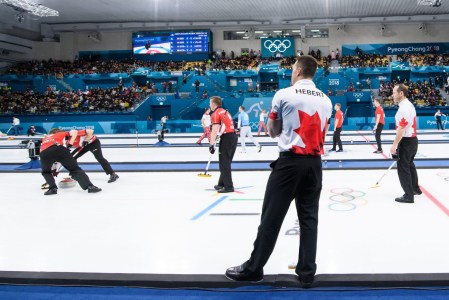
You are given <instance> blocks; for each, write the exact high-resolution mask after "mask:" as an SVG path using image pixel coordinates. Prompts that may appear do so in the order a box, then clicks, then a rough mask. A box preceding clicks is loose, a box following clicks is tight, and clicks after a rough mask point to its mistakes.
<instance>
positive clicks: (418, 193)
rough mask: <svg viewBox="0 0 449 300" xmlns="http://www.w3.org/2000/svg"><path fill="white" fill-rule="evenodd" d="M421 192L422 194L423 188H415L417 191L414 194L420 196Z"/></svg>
mask: <svg viewBox="0 0 449 300" xmlns="http://www.w3.org/2000/svg"><path fill="white" fill-rule="evenodd" d="M421 194H422V191H421V189H417V190H415V191H414V192H413V195H416V196H419V195H421Z"/></svg>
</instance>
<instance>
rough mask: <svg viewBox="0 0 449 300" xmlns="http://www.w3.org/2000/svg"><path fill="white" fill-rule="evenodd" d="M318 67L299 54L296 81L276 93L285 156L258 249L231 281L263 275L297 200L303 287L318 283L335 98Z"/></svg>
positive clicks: (276, 124)
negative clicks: (325, 160)
mask: <svg viewBox="0 0 449 300" xmlns="http://www.w3.org/2000/svg"><path fill="white" fill-rule="evenodd" d="M317 67H318V63H317V61H316V60H315V59H314V58H313V57H312V56H309V55H303V56H300V57H298V58H297V60H296V62H295V64H294V65H293V66H292V80H291V83H292V86H291V87H288V88H285V89H281V90H280V91H278V92H277V93H276V94H275V95H274V98H273V102H272V109H271V112H270V116H269V120H268V133H269V134H270V136H271V137H272V138H275V137H279V141H278V147H279V151H280V153H279V158H278V159H277V160H276V161H274V162H273V163H271V165H270V166H271V168H272V172H271V174H270V177H269V179H268V182H267V187H266V190H265V197H264V202H263V207H262V216H261V222H260V225H259V228H258V232H257V237H256V240H255V242H254V250H253V251H252V253H251V256H250V258H249V259H248V260H247V261H246V262H245V263H243V264H242V265H239V266H236V267H231V268H229V269H227V270H226V277H227V278H229V279H230V280H236V281H261V280H263V267H264V266H265V264H266V263H267V261H268V259H269V257H270V255H271V253H272V252H273V250H274V246H275V244H276V239H277V237H278V235H279V231H280V229H281V226H282V222H283V220H284V218H285V215H286V214H287V211H288V208H289V207H290V203H291V201H292V200H293V199H295V204H296V210H297V214H298V220H299V227H300V228H301V235H300V243H299V244H300V248H299V256H298V264H297V266H296V274H298V280H299V283H300V285H301V286H302V287H310V286H311V285H312V283H313V280H314V276H315V272H316V263H315V259H316V250H317V236H318V229H317V227H318V203H319V200H320V194H321V186H322V169H321V155H322V154H323V153H324V151H323V147H324V137H325V136H326V131H327V127H328V126H327V125H328V120H329V118H330V117H331V113H332V103H331V101H330V99H329V98H328V97H327V96H326V94H324V93H323V92H322V91H320V90H319V89H317V88H316V87H315V84H314V83H313V81H312V79H313V77H314V75H315V72H316V70H317ZM230 244H231V245H238V243H234V244H232V243H230ZM235 251H240V249H235Z"/></svg>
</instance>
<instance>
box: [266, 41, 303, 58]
mask: <svg viewBox="0 0 449 300" xmlns="http://www.w3.org/2000/svg"><path fill="white" fill-rule="evenodd" d="M260 43H261V46H260V48H261V49H262V57H276V56H282V57H287V56H295V39H294V38H292V37H280V38H265V39H260Z"/></svg>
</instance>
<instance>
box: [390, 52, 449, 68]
mask: <svg viewBox="0 0 449 300" xmlns="http://www.w3.org/2000/svg"><path fill="white" fill-rule="evenodd" d="M397 59H398V61H400V62H408V63H409V64H410V66H412V67H421V66H448V65H449V54H446V53H445V54H400V55H398V56H397Z"/></svg>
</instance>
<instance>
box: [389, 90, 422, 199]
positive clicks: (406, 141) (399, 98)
mask: <svg viewBox="0 0 449 300" xmlns="http://www.w3.org/2000/svg"><path fill="white" fill-rule="evenodd" d="M407 96H408V87H407V86H405V85H404V84H399V85H396V86H395V87H394V88H393V100H394V103H396V104H398V106H399V109H398V111H397V113H396V115H395V117H394V118H395V120H396V136H395V138H394V141H393V145H391V148H390V152H391V154H396V153H397V154H398V156H399V160H398V177H399V182H400V183H401V187H402V189H403V190H404V195H403V196H401V197H397V198H395V199H394V200H395V201H396V202H401V203H414V202H415V200H414V196H415V195H421V194H422V191H421V189H420V188H419V184H418V172H417V171H416V167H415V163H414V162H413V160H414V159H415V155H416V153H417V152H418V138H417V136H416V110H415V106H413V104H412V103H411V102H410V101H409V100H408V99H407Z"/></svg>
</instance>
